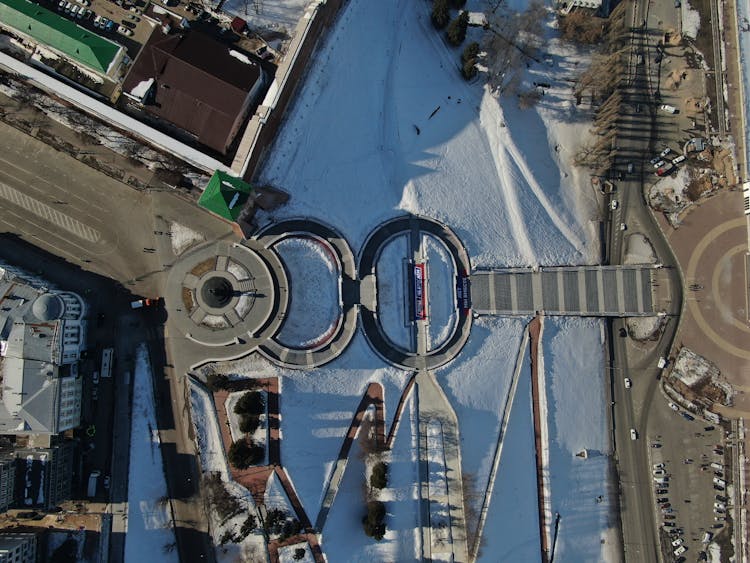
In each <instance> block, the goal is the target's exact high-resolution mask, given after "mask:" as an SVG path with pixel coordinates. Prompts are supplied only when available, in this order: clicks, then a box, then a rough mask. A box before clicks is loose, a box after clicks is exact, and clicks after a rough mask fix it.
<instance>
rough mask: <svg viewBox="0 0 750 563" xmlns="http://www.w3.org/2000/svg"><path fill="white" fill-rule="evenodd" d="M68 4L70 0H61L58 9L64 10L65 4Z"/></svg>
mask: <svg viewBox="0 0 750 563" xmlns="http://www.w3.org/2000/svg"><path fill="white" fill-rule="evenodd" d="M67 4H68V0H60V1H59V2H58V3H57V9H58V10H60V11H62V10H64V9H65V6H67Z"/></svg>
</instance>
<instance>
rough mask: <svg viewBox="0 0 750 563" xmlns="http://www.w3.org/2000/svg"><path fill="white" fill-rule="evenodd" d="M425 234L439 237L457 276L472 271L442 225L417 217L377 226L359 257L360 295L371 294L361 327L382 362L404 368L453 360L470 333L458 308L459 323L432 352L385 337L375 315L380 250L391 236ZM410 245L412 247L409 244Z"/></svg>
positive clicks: (363, 308)
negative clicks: (409, 349) (412, 347)
mask: <svg viewBox="0 0 750 563" xmlns="http://www.w3.org/2000/svg"><path fill="white" fill-rule="evenodd" d="M415 232H417V233H427V234H430V235H433V236H434V237H436V238H438V239H439V240H440V241H441V242H442V243H443V244H444V245H445V247H446V248H447V250H448V252H449V253H450V255H451V257H452V259H453V263H454V265H455V267H456V271H457V273H460V274H463V275H466V274H468V272H469V271H470V270H471V261H470V260H469V255H468V253H467V252H466V249H465V248H464V247H463V244H461V241H460V240H459V238H458V237H457V236H456V234H455V233H454V232H453V231H451V230H450V229H449V228H448V227H446V226H445V225H443V224H442V223H438V222H437V221H434V220H433V219H428V218H426V217H421V216H416V215H404V216H401V217H396V218H395V219H391V220H389V221H386V222H385V223H383V224H382V225H380V226H379V227H378V228H377V229H375V231H373V232H372V233H371V234H370V236H369V237H368V238H367V240H366V241H365V244H364V246H363V247H362V251H361V253H360V256H359V275H360V280H361V281H360V283H361V288H360V292H361V293H362V295H363V296H365V295H372V296H373V298H372V299H371V300H369V302H363V303H362V306H361V307H360V311H359V312H360V317H361V319H362V328H363V330H364V333H365V336H366V337H367V341H368V342H369V343H370V346H371V347H372V349H373V350H374V351H375V352H376V353H377V354H378V355H379V356H380V357H381V358H383V359H384V360H385V361H387V362H389V363H391V364H394V365H396V366H398V367H401V368H403V369H407V370H412V369H435V368H437V367H440V366H442V365H443V364H446V363H447V362H449V361H450V360H452V359H453V358H455V357H456V356H457V355H458V353H459V352H460V351H461V349H462V348H463V347H464V344H466V341H467V340H468V338H469V332H470V330H471V315H470V314H469V313H468V311H465V310H463V309H458V322H457V323H456V326H455V327H454V330H453V332H452V333H451V335H450V337H449V338H448V339H447V340H446V341H445V343H444V344H443V345H442V346H440V347H438V348H436V349H435V350H431V351H419V350H418V351H417V352H409V351H405V350H404V349H403V348H401V347H399V346H397V345H396V344H394V343H393V342H391V341H390V339H389V338H388V337H387V336H386V334H385V332H384V331H383V326H382V324H381V322H380V318H379V316H378V311H377V309H378V305H377V299H376V298H375V297H374V296H375V295H376V294H377V292H376V288H377V275H376V272H375V264H376V263H377V260H378V258H379V256H380V251H381V250H382V248H383V247H384V246H385V245H386V244H387V242H388V241H389V240H391V239H392V238H393V237H395V236H397V235H399V234H403V233H412V234H413V233H415ZM412 246H414V245H413V244H412Z"/></svg>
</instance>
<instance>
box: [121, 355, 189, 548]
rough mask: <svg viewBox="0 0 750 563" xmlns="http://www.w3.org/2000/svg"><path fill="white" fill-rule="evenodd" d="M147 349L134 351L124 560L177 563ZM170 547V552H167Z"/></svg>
mask: <svg viewBox="0 0 750 563" xmlns="http://www.w3.org/2000/svg"><path fill="white" fill-rule="evenodd" d="M151 377H152V376H151V364H150V363H149V358H148V349H147V348H146V345H145V344H141V345H140V346H139V347H138V350H137V352H136V359H135V370H134V375H133V411H132V415H131V416H132V421H131V427H130V470H129V472H128V533H127V535H126V536H125V560H126V561H149V560H151V559H152V558H153V557H154V556H155V555H156V556H158V557H159V560H160V561H165V562H168V561H175V562H177V561H179V557H178V555H177V551H176V550H175V549H174V544H175V535H174V525H173V523H172V515H171V511H170V507H169V504H168V502H167V501H165V500H164V499H167V498H169V495H168V493H167V482H166V480H165V478H164V467H163V462H162V457H161V445H160V441H159V433H158V430H157V426H156V412H155V410H154V405H155V401H154V389H153V386H152V382H151ZM170 547H172V549H170Z"/></svg>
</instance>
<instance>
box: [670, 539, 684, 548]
mask: <svg viewBox="0 0 750 563" xmlns="http://www.w3.org/2000/svg"><path fill="white" fill-rule="evenodd" d="M684 541H685V540H683V539H682V538H677V539H676V540H672V546H674V547H677V546H678V545H680V544H682V543H683V542H684Z"/></svg>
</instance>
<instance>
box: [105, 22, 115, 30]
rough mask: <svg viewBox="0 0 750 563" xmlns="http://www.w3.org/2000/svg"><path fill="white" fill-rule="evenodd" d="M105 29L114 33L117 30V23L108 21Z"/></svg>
mask: <svg viewBox="0 0 750 563" xmlns="http://www.w3.org/2000/svg"><path fill="white" fill-rule="evenodd" d="M104 29H106V30H107V31H113V30H114V29H115V22H113V21H112V20H107V25H105V26H104Z"/></svg>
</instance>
